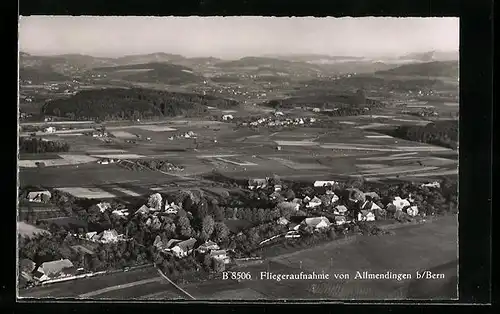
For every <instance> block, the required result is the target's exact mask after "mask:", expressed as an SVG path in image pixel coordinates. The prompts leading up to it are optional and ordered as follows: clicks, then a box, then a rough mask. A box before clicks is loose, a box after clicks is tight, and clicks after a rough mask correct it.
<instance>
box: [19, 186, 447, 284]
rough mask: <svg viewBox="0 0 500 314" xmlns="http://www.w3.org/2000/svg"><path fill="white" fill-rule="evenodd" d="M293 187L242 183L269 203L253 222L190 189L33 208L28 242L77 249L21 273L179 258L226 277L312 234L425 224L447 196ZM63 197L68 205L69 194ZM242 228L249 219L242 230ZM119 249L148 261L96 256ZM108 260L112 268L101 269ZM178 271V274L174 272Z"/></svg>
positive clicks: (322, 236)
mask: <svg viewBox="0 0 500 314" xmlns="http://www.w3.org/2000/svg"><path fill="white" fill-rule="evenodd" d="M287 185H288V184H287V183H286V182H281V180H279V179H277V178H263V179H250V180H248V184H247V186H244V187H243V186H242V187H241V188H242V189H244V190H245V191H247V192H246V193H250V194H251V195H253V196H251V197H254V198H257V199H258V200H261V197H263V198H267V201H268V205H267V206H265V207H267V208H260V209H258V210H257V209H253V210H251V212H252V213H250V216H251V215H254V216H255V215H257V218H255V217H253V218H252V217H248V215H247V213H245V211H246V209H245V208H244V207H245V206H252V205H250V204H249V205H243V207H242V206H241V205H240V206H237V207H234V206H233V205H232V204H231V203H233V204H234V200H232V201H231V202H230V203H228V204H225V205H224V200H223V199H222V200H219V206H220V207H217V205H215V204H214V203H216V202H217V201H214V200H209V201H208V202H210V210H208V211H207V209H206V208H207V204H206V202H207V200H206V199H204V198H203V197H202V198H201V199H198V200H196V197H194V196H193V195H192V193H193V192H189V191H187V192H186V191H184V192H182V191H180V192H178V193H176V194H177V195H178V194H185V195H187V196H186V197H185V198H184V201H182V198H181V199H180V200H177V201H176V200H175V195H165V194H164V195H163V196H162V195H161V194H160V193H154V194H151V195H150V196H149V198H148V199H147V202H145V203H144V204H142V205H141V206H140V207H138V208H136V209H133V208H130V209H127V208H126V207H125V206H124V205H123V204H118V203H117V202H115V201H112V202H108V201H100V202H99V203H97V204H94V205H92V206H90V207H89V208H88V209H86V213H85V214H84V216H82V215H81V214H77V215H76V217H52V218H50V219H43V218H42V217H40V218H39V219H37V218H36V217H35V218H34V217H29V216H30V214H31V215H33V212H31V213H28V217H25V220H26V222H24V221H23V222H19V224H20V226H19V228H20V229H21V236H22V237H25V238H27V239H28V240H27V241H31V242H40V241H42V242H44V241H47V238H49V240H48V241H49V242H50V238H51V237H56V238H60V237H62V238H64V241H63V242H64V243H62V244H60V245H62V246H65V245H66V243H71V246H69V247H70V251H69V253H68V254H66V258H62V259H59V260H53V261H45V262H43V263H41V264H38V265H36V264H35V262H34V261H32V260H29V259H26V258H24V259H23V260H22V263H21V264H22V265H24V266H22V271H21V273H20V275H21V277H22V278H23V279H24V281H25V282H26V284H27V285H28V286H29V285H38V284H45V283H50V282H58V281H61V280H63V281H64V280H70V279H78V278H83V277H85V276H93V275H95V274H96V273H97V274H99V273H102V272H103V271H104V272H105V271H109V270H112V269H115V268H117V267H118V268H119V267H120V265H121V266H122V269H127V268H128V267H130V266H134V265H138V264H140V263H147V262H148V261H149V262H151V261H152V262H154V263H157V264H158V265H159V266H160V267H162V263H163V261H167V260H170V259H172V258H173V259H174V260H183V259H188V260H189V261H190V262H192V264H191V265H192V267H193V268H192V269H187V270H184V273H192V272H193V271H198V270H200V269H201V268H203V269H205V270H206V271H207V272H208V273H211V272H221V271H224V270H225V269H231V268H232V267H235V266H236V265H238V266H241V261H243V260H246V259H248V258H253V259H255V258H257V259H261V258H262V257H259V255H260V254H259V252H262V251H263V250H265V249H266V247H267V246H269V245H271V246H272V245H276V244H277V243H281V242H283V241H285V242H290V241H292V242H298V241H301V240H302V239H303V238H306V239H308V238H309V239H315V240H314V241H316V240H317V241H318V243H320V242H322V241H323V242H324V241H335V240H337V239H339V238H343V237H346V236H351V235H353V234H357V233H360V232H361V233H363V232H367V233H368V234H369V235H374V234H385V233H387V232H385V231H384V230H383V229H381V227H382V226H383V225H384V224H393V223H410V222H417V223H423V222H425V221H426V217H427V215H430V216H434V214H435V213H434V212H433V211H429V207H433V206H434V205H432V204H430V202H431V200H432V197H433V196H432V195H433V194H435V193H441V188H442V186H441V184H440V183H439V182H431V183H426V184H420V185H418V186H412V187H410V188H408V189H409V190H412V191H414V192H410V193H407V194H406V195H393V196H391V197H388V195H387V193H384V195H383V196H381V195H379V193H380V191H379V193H377V192H375V191H374V190H366V191H365V192H363V191H362V188H356V187H352V186H349V187H346V185H344V184H342V183H339V182H336V181H315V182H314V184H313V185H312V186H306V187H300V188H294V187H293V186H288V187H287ZM54 193H56V194H61V192H60V191H55V192H54V191H52V192H50V191H46V190H41V191H36V190H32V191H24V192H23V193H22V194H21V195H24V198H25V199H22V200H21V201H23V202H28V203H29V206H32V205H33V206H36V205H43V204H45V205H49V204H51V203H52V204H57V201H56V200H55V199H54V197H53V194H54ZM189 195H191V196H189ZM391 195H392V194H391ZM57 197H58V198H61V197H62V199H63V200H65V201H68V198H67V196H64V195H62V196H61V195H59V196H57ZM169 200H170V201H169ZM196 202H197V203H196ZM195 203H196V204H195ZM264 203H265V202H264ZM59 204H61V203H59ZM74 204H75V203H74ZM261 204H263V203H261ZM70 206H71V205H70ZM223 206H227V207H223ZM238 207H239V208H238ZM426 207H427V208H426ZM202 208H205V209H204V210H202ZM223 208H224V209H223ZM214 211H215V212H214ZM210 213H211V214H210ZM35 216H36V214H35ZM221 216H223V217H221ZM258 216H260V217H258ZM84 217H86V219H87V220H89V221H95V222H97V225H100V226H99V227H98V228H97V229H95V228H94V229H95V230H93V231H89V230H90V229H91V228H90V227H89V226H86V224H85V222H84V221H83V219H82V218H84ZM64 219H73V220H74V221H73V222H72V223H69V224H66V225H65V226H63V227H61V226H62V225H61V224H59V225H58V221H61V220H64ZM76 221H79V222H76ZM241 222H246V224H245V223H243V228H242V227H241V226H242V224H241ZM134 224H135V225H134ZM63 225H64V224H63ZM131 225H134V227H131ZM234 226H237V227H236V228H235V227H234ZM137 228H138V229H137ZM261 229H265V230H264V231H263V230H261ZM23 230H24V232H25V235H23ZM96 230H98V231H96ZM133 230H141V233H140V234H139V235H138V234H135V233H134V232H133ZM30 232H31V237H30V236H29V235H28V234H29V233H30ZM145 232H146V233H145ZM70 238H71V240H69V239H70ZM245 239H246V240H245ZM54 241H59V240H57V239H54ZM134 243H135V244H134ZM242 243H243V244H242ZM122 244H125V246H123V248H124V249H125V251H126V250H127V248H130V245H132V247H134V246H135V247H136V249H137V246H140V247H141V249H143V253H145V256H144V258H143V259H141V258H139V260H137V259H136V260H134V261H127V260H125V261H121V262H119V263H115V262H113V261H110V260H109V258H110V257H109V256H104V257H101V255H102V254H96V251H102V250H108V249H106V248H107V247H108V246H109V245H115V246H116V245H122ZM25 245H26V244H25ZM26 249H28V248H26V247H25V248H24V249H23V248H21V250H26ZM63 255H64V254H63ZM96 255H99V257H98V258H97V259H98V260H100V259H102V260H101V262H102V263H101V264H99V263H96V261H95V259H96ZM106 255H107V254H106ZM129 257H130V255H129ZM122 259H123V258H122ZM106 261H107V262H108V265H107V266H104V264H106ZM176 263H177V262H176ZM75 265H78V267H77V266H75ZM125 265H129V266H125ZM164 265H165V269H168V268H169V267H170V268H171V267H172V266H171V263H166V262H165V263H164ZM123 267H125V268H123ZM165 272H168V271H167V270H165ZM172 273H175V274H177V272H176V271H175V270H170V274H172Z"/></svg>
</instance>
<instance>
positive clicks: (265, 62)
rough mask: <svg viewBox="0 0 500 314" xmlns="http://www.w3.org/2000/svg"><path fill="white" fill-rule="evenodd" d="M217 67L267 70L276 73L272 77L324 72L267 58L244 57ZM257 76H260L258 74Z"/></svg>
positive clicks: (306, 64) (317, 68)
mask: <svg viewBox="0 0 500 314" xmlns="http://www.w3.org/2000/svg"><path fill="white" fill-rule="evenodd" d="M215 66H216V67H218V68H221V69H222V70H228V69H233V70H240V71H259V70H262V69H265V70H267V71H272V72H274V73H273V74H270V75H279V73H285V74H286V73H288V74H289V73H293V74H298V75H300V74H303V75H315V74H318V73H322V71H323V70H322V68H321V67H320V66H318V65H315V64H309V63H306V62H292V61H287V60H281V59H276V58H266V57H244V58H241V59H239V60H233V61H223V62H218V63H216V64H215ZM256 74H257V75H258V73H256Z"/></svg>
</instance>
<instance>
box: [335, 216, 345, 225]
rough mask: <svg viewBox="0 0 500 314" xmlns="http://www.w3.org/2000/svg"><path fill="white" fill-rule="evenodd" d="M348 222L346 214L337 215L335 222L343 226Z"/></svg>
mask: <svg viewBox="0 0 500 314" xmlns="http://www.w3.org/2000/svg"><path fill="white" fill-rule="evenodd" d="M346 222H347V220H346V219H345V216H335V224H336V225H337V226H342V225H343V224H345V223H346Z"/></svg>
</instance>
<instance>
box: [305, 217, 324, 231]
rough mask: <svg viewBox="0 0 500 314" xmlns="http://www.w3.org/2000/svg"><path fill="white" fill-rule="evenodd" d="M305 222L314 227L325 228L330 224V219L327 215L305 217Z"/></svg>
mask: <svg viewBox="0 0 500 314" xmlns="http://www.w3.org/2000/svg"><path fill="white" fill-rule="evenodd" d="M304 224H305V225H306V226H308V227H313V228H314V229H323V228H328V227H329V226H330V221H329V220H328V218H326V217H323V216H322V217H313V218H306V219H304Z"/></svg>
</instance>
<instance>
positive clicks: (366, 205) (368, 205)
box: [361, 201, 381, 211]
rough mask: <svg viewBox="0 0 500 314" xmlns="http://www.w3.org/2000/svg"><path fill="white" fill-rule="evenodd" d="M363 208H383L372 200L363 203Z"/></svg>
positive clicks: (372, 209)
mask: <svg viewBox="0 0 500 314" xmlns="http://www.w3.org/2000/svg"><path fill="white" fill-rule="evenodd" d="M361 208H362V209H363V210H369V211H374V210H379V209H381V208H380V206H378V205H377V204H375V202H370V201H365V202H364V203H363V205H362V206H361Z"/></svg>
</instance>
